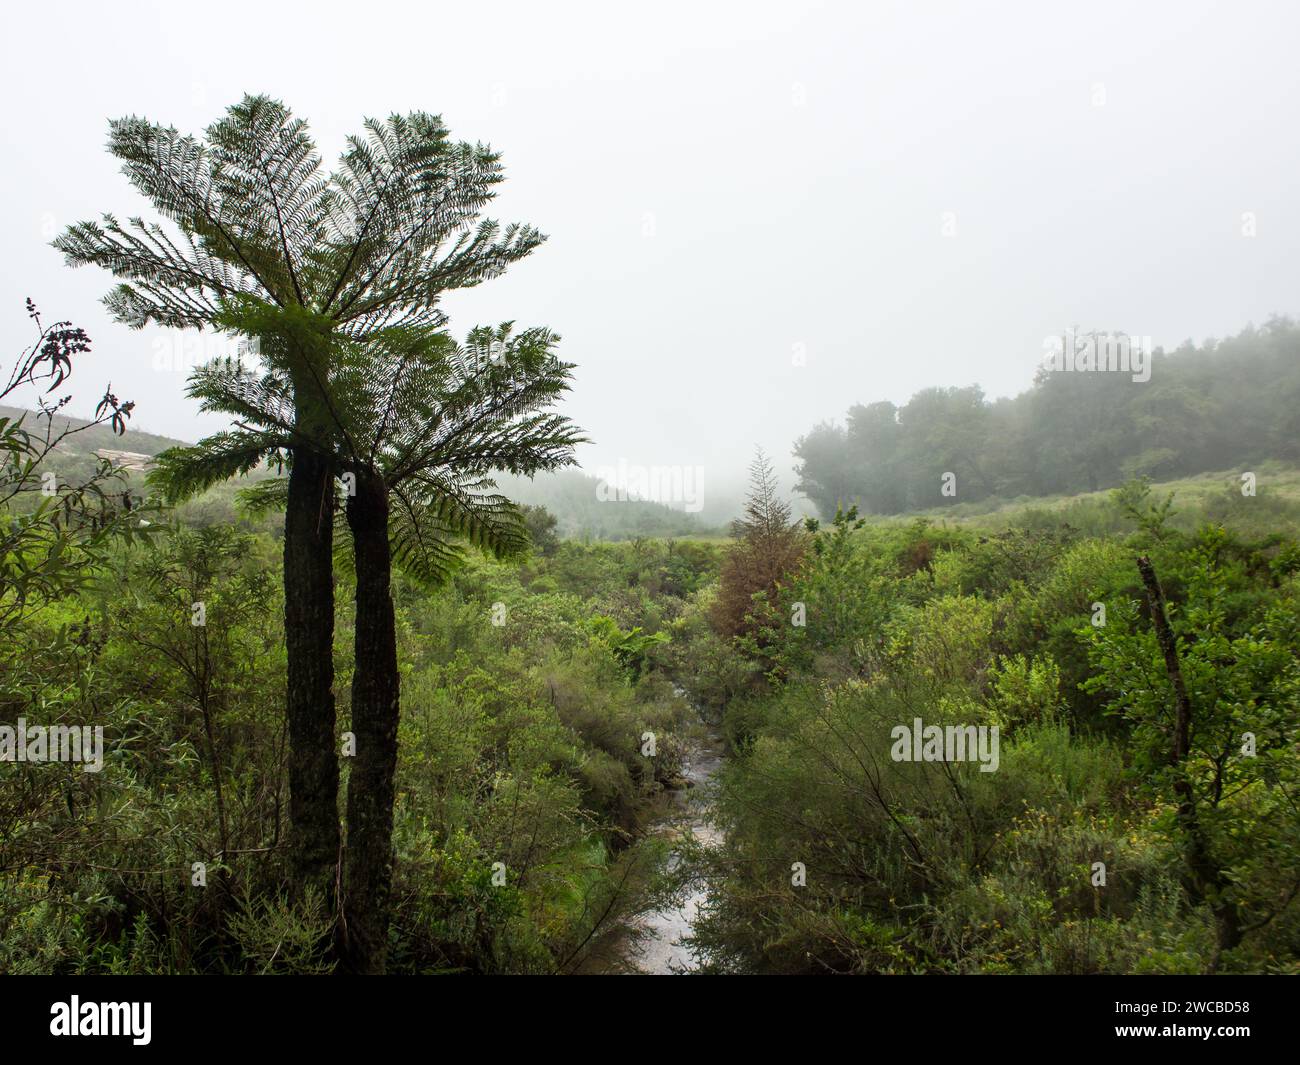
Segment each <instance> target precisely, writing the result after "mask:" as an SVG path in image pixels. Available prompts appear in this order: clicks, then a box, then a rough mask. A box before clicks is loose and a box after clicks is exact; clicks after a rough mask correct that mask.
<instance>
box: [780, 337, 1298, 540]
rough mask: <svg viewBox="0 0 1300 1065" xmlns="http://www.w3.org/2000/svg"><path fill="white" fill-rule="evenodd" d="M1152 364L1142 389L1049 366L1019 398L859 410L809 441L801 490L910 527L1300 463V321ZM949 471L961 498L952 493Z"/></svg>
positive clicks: (973, 397)
mask: <svg viewBox="0 0 1300 1065" xmlns="http://www.w3.org/2000/svg"><path fill="white" fill-rule="evenodd" d="M1150 358H1151V366H1150V380H1147V381H1143V382H1138V381H1135V380H1134V379H1133V376H1132V375H1131V374H1129V373H1123V372H1111V371H1091V372H1086V371H1076V372H1060V371H1058V372H1054V371H1051V370H1048V369H1047V368H1046V367H1040V369H1039V371H1038V373H1037V375H1036V377H1035V380H1034V384H1033V387H1032V388H1031V389H1029V390H1028V391H1026V392H1023V393H1021V394H1020V395H1018V396H1016V397H1014V398H1011V399H996V400H989V399H988V398H987V397H986V396H985V395H984V393H983V391H982V390H981V389H980V388H979V386H978V385H971V386H967V387H950V388H927V389H924V390H922V391H920V392H918V393H916V394H915V395H914V396H913V397H912V398H911V400H909V401H908V402H907V403H905V404H904V405H903V406H901V407H899V406H896V405H895V404H893V403H891V402H889V401H878V402H873V403H866V404H862V403H859V404H855V405H854V406H852V407H850V408H849V411H848V415H847V418H846V420H845V424H844V425H837V424H834V423H831V422H825V423H823V424H821V425H818V426H816V427H815V428H814V429H812V430H811V431H810V432H809V433H808V434H807V435H805V436H803V437H800V438H799V440H798V441H796V443H795V446H794V455H795V459H796V465H795V469H796V472H797V474H798V476H799V483H798V485H797V488H798V490H799V491H800V492H802V493H804V494H805V495H807V496H808V498H809V499H811V500H812V501H813V502H814V503H815V504H816V506H817V508H818V510H819V512H820V513H821V514H822V516H823V517H827V518H830V517H833V516H834V514H835V511H836V508H837V507H838V506H840V505H844V506H846V507H847V506H849V505H856V506H857V507H859V509H861V510H862V511H863V512H866V513H873V514H898V513H902V512H904V511H908V510H919V509H927V508H930V507H937V506H942V505H944V504H949V503H955V502H978V501H980V500H986V499H992V498H1002V499H1012V498H1016V497H1018V496H1042V495H1053V494H1058V493H1066V494H1069V493H1076V492H1095V491H1097V490H1099V489H1103V488H1112V487H1115V486H1117V485H1119V484H1120V483H1122V482H1124V481H1126V480H1129V479H1130V478H1134V477H1150V478H1152V479H1153V480H1169V479H1173V478H1177V477H1183V476H1187V475H1189V474H1195V473H1202V472H1206V471H1210V470H1224V469H1229V468H1233V467H1236V466H1240V465H1241V464H1243V463H1252V462H1258V461H1260V460H1262V459H1268V458H1274V459H1295V458H1296V457H1298V456H1300V327H1297V325H1296V323H1295V322H1294V321H1293V320H1291V319H1290V318H1274V319H1272V320H1270V321H1269V322H1267V323H1266V324H1265V325H1263V326H1261V327H1259V328H1246V329H1244V330H1242V331H1241V332H1240V333H1238V334H1237V335H1236V336H1234V337H1231V338H1229V339H1227V340H1223V341H1214V340H1209V341H1206V342H1205V343H1203V344H1201V345H1199V346H1197V345H1192V344H1190V343H1189V344H1185V345H1183V346H1182V347H1180V348H1178V349H1177V350H1175V351H1172V352H1164V351H1161V350H1160V349H1156V350H1155V352H1153V353H1152V355H1151V356H1150ZM1265 382H1267V387H1264V383H1265ZM947 472H953V473H955V474H956V479H957V491H956V494H955V496H944V495H942V494H941V492H940V487H941V479H942V477H943V475H944V474H945V473H947Z"/></svg>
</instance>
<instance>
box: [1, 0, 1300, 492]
mask: <svg viewBox="0 0 1300 1065" xmlns="http://www.w3.org/2000/svg"><path fill="white" fill-rule="evenodd" d="M992 8H993V5H976V4H969V5H956V4H940V3H933V2H918V3H901V4H884V3H851V4H850V3H844V4H831V3H824V4H814V3H809V4H800V3H779V4H767V3H753V2H750V3H744V4H725V5H724V4H716V3H707V2H700V0H696V2H693V3H685V4H670V3H656V4H653V5H638V6H637V7H635V8H634V7H632V6H628V5H615V4H609V3H603V4H600V3H597V4H590V5H587V4H582V5H579V4H561V3H549V4H539V3H535V2H534V3H516V2H506V0H497V2H494V3H491V4H458V5H454V6H453V5H448V4H427V3H422V4H413V3H412V4H400V3H388V2H380V0H370V2H367V3H364V4H346V5H343V4H332V3H328V2H314V3H310V4H287V3H272V2H260V3H245V2H242V0H228V2H224V3H221V4H204V5H178V4H145V3H124V2H114V3H111V4H103V3H94V4H91V3H66V2H62V3H61V2H53V3H42V4H27V5H22V6H20V7H15V8H11V9H9V10H7V11H6V13H5V20H6V34H5V45H4V58H3V64H2V67H0V70H2V72H0V81H2V83H3V87H4V95H5V100H6V119H5V136H4V143H3V148H0V151H3V154H4V159H3V164H4V165H3V173H4V182H5V192H6V195H5V211H4V213H3V219H2V220H0V226H2V227H3V228H2V229H0V233H2V239H3V247H4V249H5V254H4V256H3V260H2V261H0V276H2V278H3V280H2V289H3V293H2V298H0V340H3V342H4V344H5V345H6V347H5V355H6V361H8V360H9V359H10V358H12V355H14V354H16V352H17V349H18V348H19V347H20V346H21V345H22V344H23V343H25V342H26V340H27V339H28V336H29V333H28V331H27V330H28V322H27V320H26V317H25V315H24V313H23V298H24V297H26V296H31V297H32V298H33V299H34V300H36V302H37V303H38V305H39V306H40V307H41V308H42V309H43V310H44V311H45V312H46V314H47V316H50V317H54V316H57V317H60V318H72V319H74V320H75V321H76V322H77V323H78V324H82V325H84V326H85V327H86V328H87V330H88V331H89V332H90V334H91V336H92V337H93V338H94V340H95V342H96V346H95V357H94V361H93V363H92V362H87V363H86V364H84V365H83V366H81V367H79V369H78V371H77V374H76V377H75V378H74V383H75V384H76V385H77V386H78V387H77V392H78V399H79V400H81V401H82V402H80V403H79V404H78V405H77V406H75V407H74V408H73V410H74V411H75V412H78V413H86V412H88V409H89V407H90V406H91V405H93V401H94V399H95V398H97V396H98V394H99V393H98V391H97V389H98V388H99V387H101V386H102V383H103V381H104V380H105V379H107V378H111V379H112V383H113V385H114V388H115V390H116V391H117V393H118V394H119V395H120V396H122V397H124V398H131V399H134V400H135V401H136V402H137V405H138V406H137V415H136V422H135V423H136V424H137V425H138V426H139V427H141V428H144V429H149V430H152V431H155V432H160V433H165V434H167V435H171V436H177V437H181V438H185V439H191V440H192V439H195V438H197V437H198V436H199V435H200V434H201V433H202V432H204V431H208V430H211V429H215V428H217V427H219V426H220V424H221V422H220V420H218V419H216V418H212V417H204V416H200V415H199V414H198V413H197V410H196V406H195V404H193V403H192V402H191V401H189V400H187V399H185V398H184V395H183V389H184V383H185V372H184V370H183V368H177V369H175V370H173V371H170V372H168V371H166V370H159V369H156V368H155V363H156V361H157V358H158V356H159V354H160V352H162V353H164V354H166V353H169V352H171V351H173V350H177V349H172V348H168V349H161V348H159V347H157V346H156V345H157V343H158V342H159V340H160V336H161V335H160V333H159V332H158V331H144V332H133V331H131V330H128V329H126V328H125V327H122V326H118V325H114V324H112V323H111V322H110V321H109V320H108V318H107V316H106V314H105V312H104V310H103V308H102V307H101V306H100V304H99V299H100V297H102V295H103V294H104V292H105V291H106V290H107V289H108V287H109V286H110V283H111V279H110V278H109V276H108V275H107V274H105V273H103V272H101V271H97V270H94V269H91V268H83V269H80V270H76V271H73V270H70V269H68V268H66V267H65V266H64V265H63V263H62V259H61V256H59V255H58V254H57V253H56V252H54V251H53V250H52V249H51V248H49V247H48V242H49V240H50V239H51V238H52V237H53V236H54V235H55V233H56V232H57V231H58V230H59V229H61V228H62V227H63V226H64V225H66V224H68V223H70V222H73V221H76V220H79V219H83V218H92V217H97V216H98V215H99V214H100V213H101V212H104V211H113V212H115V213H118V214H119V215H120V216H129V215H132V214H136V213H144V214H146V215H150V214H151V210H150V209H149V208H148V206H147V205H146V204H145V202H144V201H143V200H142V199H141V198H139V197H138V196H137V195H136V194H135V193H134V192H133V191H132V190H131V189H130V187H129V186H128V185H127V182H126V180H125V178H123V177H122V176H121V175H120V174H119V173H118V170H117V164H116V163H115V162H114V161H113V160H112V159H111V158H110V157H109V156H108V154H107V153H106V152H105V151H104V142H105V140H106V136H107V127H106V122H107V120H108V119H109V118H110V117H118V116H121V115H125V114H130V113H135V114H141V115H145V116H147V117H148V118H150V119H151V120H154V121H157V122H162V123H164V124H171V125H175V126H177V127H178V128H180V129H181V130H182V131H186V132H195V133H198V132H201V131H202V129H203V128H204V127H205V126H206V125H208V124H209V123H210V122H211V121H213V120H214V119H216V118H217V117H218V116H219V114H220V113H221V111H222V110H223V109H224V108H225V106H226V105H228V104H230V103H232V102H234V101H235V100H237V99H238V98H239V97H240V96H241V95H242V94H243V93H245V92H260V93H267V94H270V95H273V96H276V97H278V98H280V99H283V100H284V101H285V102H286V103H287V104H289V106H290V107H292V108H293V109H294V111H295V112H296V113H297V114H299V115H300V116H302V117H304V118H306V119H308V121H309V122H310V123H311V125H312V128H313V130H314V132H315V135H316V138H317V142H318V144H319V145H320V147H321V149H322V153H323V155H324V157H325V160H326V162H327V163H330V162H332V161H333V159H335V158H336V157H337V155H338V153H339V151H340V150H341V147H342V138H343V136H344V135H345V134H347V133H350V132H354V131H357V130H358V129H359V128H360V120H361V118H362V117H363V116H365V115H378V116H384V115H387V114H388V113H390V112H392V111H403V112H405V111H410V110H417V109H419V110H428V111H433V112H438V113H441V114H442V116H443V117H444V119H445V121H446V122H447V124H448V125H449V127H450V128H451V130H452V133H453V134H454V135H455V136H457V137H459V138H464V139H467V140H482V141H486V142H489V143H491V144H492V145H493V147H495V148H497V149H499V150H500V151H502V152H503V154H504V158H505V164H506V167H507V181H506V183H505V185H504V186H502V189H503V191H502V194H501V195H500V197H499V198H498V200H497V202H496V204H495V206H494V207H493V209H492V210H491V211H490V214H491V215H492V216H493V217H497V218H500V219H502V220H505V221H509V220H519V221H526V222H530V223H532V224H534V225H537V226H539V227H540V228H541V229H543V230H544V231H545V232H547V233H549V234H550V241H549V242H548V243H547V244H546V245H545V246H544V247H543V248H542V249H541V250H540V251H538V252H537V253H536V254H534V255H533V257H532V258H531V259H530V260H527V261H525V262H524V263H522V264H519V265H517V266H515V267H514V268H513V269H512V271H511V272H510V273H509V274H508V275H507V276H505V277H503V278H501V279H499V280H496V281H493V282H489V283H487V284H485V285H483V286H481V287H480V288H478V289H475V290H472V291H469V292H465V293H459V294H454V295H453V296H451V297H449V298H448V300H447V301H446V304H445V309H446V310H447V311H448V312H449V313H450V314H451V316H452V327H453V328H454V329H455V331H457V332H459V333H463V332H464V331H465V330H466V329H467V328H468V327H469V326H470V325H473V324H475V323H479V322H496V321H500V320H503V319H507V318H511V319H515V320H516V321H518V322H519V323H521V324H522V325H531V324H546V325H549V326H550V327H551V328H553V329H554V330H556V331H557V332H559V333H561V334H562V335H563V337H564V346H563V353H564V355H565V356H566V357H567V358H568V359H569V360H571V361H573V362H576V363H577V364H578V370H577V378H576V386H575V390H574V392H573V394H572V397H571V399H570V400H569V402H568V403H567V404H566V407H565V410H566V413H569V414H570V415H572V416H573V417H574V418H575V420H576V421H577V422H578V423H579V424H580V425H582V426H583V427H584V428H585V429H587V430H588V432H589V433H590V435H592V436H593V437H594V438H595V440H596V443H595V444H594V445H592V446H590V447H587V448H584V449H582V451H581V453H580V457H581V459H582V462H583V465H584V466H585V467H586V468H587V469H590V470H594V469H595V468H596V467H597V466H599V465H602V464H614V463H617V462H618V461H619V460H620V459H622V460H625V461H626V462H629V463H639V464H645V465H652V464H653V465H660V464H683V465H688V466H703V467H704V468H705V471H706V477H707V478H708V480H709V481H710V482H712V483H714V484H716V485H718V486H719V487H721V486H722V484H723V483H728V482H733V481H736V480H738V479H739V478H740V477H741V476H742V474H743V471H744V468H745V466H746V464H747V462H748V460H749V456H750V454H751V452H752V450H753V447H754V446H755V445H756V444H761V445H763V446H764V447H765V448H766V449H767V450H768V451H769V452H770V453H772V454H773V455H774V456H775V457H776V459H777V462H778V466H779V468H780V469H781V470H782V471H788V469H789V461H790V460H789V454H790V448H791V444H792V442H793V441H794V439H795V438H796V437H797V436H799V435H800V434H802V433H804V432H806V431H807V430H808V429H809V428H811V426H812V425H813V424H814V423H816V422H818V421H820V420H824V419H831V418H834V419H842V418H843V415H844V412H845V410H846V409H847V407H848V406H849V405H850V404H851V403H854V402H868V401H872V400H877V399H892V400H894V401H895V402H903V401H905V400H906V399H907V398H908V397H909V396H910V395H911V394H912V393H913V392H914V391H916V390H917V389H919V388H923V387H926V386H930V385H968V384H972V383H978V384H980V385H982V386H983V387H984V389H985V391H986V393H988V394H989V395H991V396H996V395H1009V394H1014V393H1016V392H1019V391H1021V390H1023V389H1024V388H1026V387H1028V385H1029V383H1030V381H1031V379H1032V376H1033V373H1034V369H1035V367H1036V365H1037V364H1038V361H1039V360H1040V359H1041V357H1042V355H1043V339H1044V337H1045V336H1047V335H1048V334H1050V333H1053V332H1059V331H1061V329H1062V328H1064V327H1066V326H1070V325H1078V326H1080V327H1083V328H1094V327H1095V328H1101V329H1114V330H1123V331H1126V332H1128V333H1130V334H1135V335H1138V336H1143V335H1149V336H1151V337H1153V339H1154V341H1155V343H1156V344H1164V345H1166V346H1173V345H1176V344H1178V343H1179V342H1181V341H1182V340H1184V339H1186V338H1189V337H1191V338H1194V339H1196V340H1198V341H1199V340H1201V339H1204V338H1205V337H1208V336H1224V335H1226V334H1229V333H1233V332H1236V331H1237V330H1239V329H1240V328H1241V327H1242V326H1244V325H1246V324H1247V323H1248V322H1251V321H1254V322H1257V323H1258V322H1262V321H1263V320H1265V319H1266V318H1267V317H1268V316H1269V315H1270V314H1272V313H1295V312H1300V290H1297V276H1296V268H1295V263H1296V260H1297V254H1298V253H1300V207H1297V196H1296V191H1295V190H1296V182H1297V175H1298V174H1300V166H1298V164H1300V139H1298V138H1297V137H1296V129H1295V125H1296V117H1297V115H1298V114H1300V74H1298V73H1297V67H1296V60H1295V49H1296V43H1297V41H1298V40H1300V14H1298V13H1297V12H1298V11H1300V8H1297V6H1296V5H1291V4H1286V3H1281V2H1275V3H1230V4H1229V3H1224V4H1207V3H1194V2H1193V3H1187V2H1181V3H1169V4H1154V3H1143V4H1133V3H1131V2H1129V3H1094V2H1090V3H1076V4H1072V5H1070V9H1069V10H1067V9H1065V8H1064V7H1063V6H1062V5H1059V4H1044V3H1041V2H1039V3H1024V4H1006V3H1003V4H998V5H996V11H995V12H994V11H993V10H991V9H992ZM217 19H221V21H219V22H218V21H215V20H217ZM945 212H951V215H946V214H945ZM1244 212H1253V213H1254V215H1255V218H1256V225H1257V236H1255V237H1254V238H1247V237H1244V236H1243V235H1242V225H1243V223H1242V217H1243V213H1244ZM945 221H947V222H948V224H949V228H954V227H955V232H954V233H953V234H952V235H950V236H949V235H945V233H944V229H945ZM797 345H802V349H799V348H797V347H796V346H797ZM179 350H180V351H182V352H183V351H184V350H185V349H184V348H181V349H179ZM220 350H222V351H224V350H225V348H221V349H220ZM797 350H802V351H803V352H804V353H805V354H806V364H805V365H803V366H796V365H794V354H795V352H796V351H797ZM190 351H191V352H195V351H197V349H195V348H193V347H192V348H191V349H190ZM213 353H214V354H215V353H217V352H216V351H213ZM128 441H129V437H128ZM123 446H125V447H128V448H129V442H128V443H126V444H124V445H123ZM1062 446H1063V447H1068V446H1069V442H1068V441H1063V442H1062ZM787 483H788V476H787Z"/></svg>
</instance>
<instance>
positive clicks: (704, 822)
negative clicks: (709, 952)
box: [623, 730, 722, 976]
mask: <svg viewBox="0 0 1300 1065" xmlns="http://www.w3.org/2000/svg"><path fill="white" fill-rule="evenodd" d="M721 768H722V740H721V739H720V737H718V736H717V735H716V734H715V733H713V732H712V730H710V731H709V734H708V737H707V740H706V741H704V742H701V743H699V744H698V745H692V746H691V747H690V748H689V749H688V751H687V755H686V760H685V762H684V764H683V766H682V776H683V777H684V778H685V780H686V781H687V782H688V783H689V784H690V787H687V788H682V789H681V790H679V791H674V792H672V793H671V801H670V805H669V808H668V809H667V810H666V811H665V812H664V813H662V814H661V815H659V817H657V818H655V819H654V820H653V821H652V822H651V823H650V824H649V825H648V826H647V831H648V832H650V833H664V834H671V835H678V834H680V833H682V832H690V833H691V834H692V835H694V837H695V838H696V839H697V840H699V841H700V842H702V843H704V844H705V845H708V846H713V845H716V844H718V843H721V842H722V835H721V833H720V831H719V830H718V829H717V827H716V826H714V825H713V823H712V822H711V820H710V813H711V805H710V803H711V800H712V794H711V788H710V787H709V785H711V784H712V782H713V779H714V777H716V776H717V774H718V770H720V769H721ZM668 860H669V862H670V863H673V862H675V861H676V860H677V855H676V853H673V854H672V855H671V856H670V857H669V859H668ZM708 895H709V886H708V884H707V883H704V884H699V885H697V886H695V887H694V888H692V890H691V891H690V892H689V893H688V894H687V895H686V897H685V898H684V899H683V900H682V901H681V904H680V905H670V906H668V907H666V908H664V909H661V910H652V911H651V912H650V913H647V914H643V915H642V916H641V917H640V918H639V919H638V920H637V921H636V922H635V924H636V926H637V929H638V931H639V932H641V933H642V934H641V935H638V936H635V937H629V938H628V940H627V941H626V945H625V947H624V959H623V960H624V961H625V962H626V963H627V964H628V965H629V966H630V967H631V968H632V970H633V971H634V972H637V973H641V974H644V975H647V976H676V975H680V974H682V973H688V972H691V971H693V970H694V969H696V968H697V967H698V966H697V964H696V960H695V958H694V956H693V955H692V954H691V952H690V950H689V949H688V948H687V946H686V945H685V944H684V943H683V942H682V940H683V938H684V937H686V936H689V935H690V934H691V929H692V927H693V926H694V923H695V918H696V915H697V914H698V913H699V909H700V906H701V904H702V903H703V902H704V901H705V900H706V899H707V898H708Z"/></svg>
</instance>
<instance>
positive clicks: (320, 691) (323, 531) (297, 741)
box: [284, 449, 339, 908]
mask: <svg viewBox="0 0 1300 1065" xmlns="http://www.w3.org/2000/svg"><path fill="white" fill-rule="evenodd" d="M333 507H334V493H333V482H332V478H331V471H330V468H329V464H328V462H327V461H325V460H324V459H322V458H320V457H319V456H316V455H313V454H311V453H309V452H307V451H306V450H305V449H304V450H303V451H301V452H300V453H299V454H297V455H295V456H294V463H293V468H292V470H291V471H290V474H289V498H288V504H287V508H286V512H285V524H284V640H285V650H286V653H287V657H288V686H287V687H288V696H287V700H286V714H287V721H288V729H289V823H290V825H289V837H290V853H291V859H290V860H291V864H292V867H293V873H294V880H295V883H294V887H295V890H297V891H299V892H303V891H304V890H305V889H312V890H314V891H316V892H319V894H320V896H321V898H322V899H323V900H324V901H325V902H326V904H327V905H328V906H330V907H331V908H332V901H333V897H334V889H335V882H336V879H337V870H338V857H339V820H338V788H339V770H338V758H337V753H336V751H335V734H334V657H333V652H334V585H333V538H334V527H333Z"/></svg>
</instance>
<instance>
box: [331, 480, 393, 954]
mask: <svg viewBox="0 0 1300 1065" xmlns="http://www.w3.org/2000/svg"><path fill="white" fill-rule="evenodd" d="M347 517H348V525H349V527H350V528H351V530H352V539H353V546H354V550H355V552H356V574H357V590H356V668H355V672H354V673H353V677H352V731H353V732H354V733H355V735H356V755H355V757H354V759H353V761H352V768H351V772H350V775H349V782H348V837H347V849H346V863H345V882H344V883H345V891H346V898H345V902H344V906H343V914H344V918H345V921H346V926H345V930H344V945H345V956H346V959H347V964H348V966H349V967H350V968H351V969H352V970H353V971H354V972H357V973H382V972H383V971H384V965H385V960H386V955H387V947H388V917H389V899H390V896H391V893H392V883H393V799H394V785H393V778H394V774H395V772H396V769H397V720H398V714H399V709H400V701H399V680H398V672H397V636H396V626H395V621H394V616H393V599H392V594H391V580H392V553H391V548H390V546H389V540H388V490H387V486H386V485H385V484H384V482H383V479H382V478H380V477H378V476H375V475H364V474H363V475H360V476H359V477H358V482H357V490H356V494H355V495H354V496H353V497H352V498H350V499H349V500H348V506H347Z"/></svg>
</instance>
